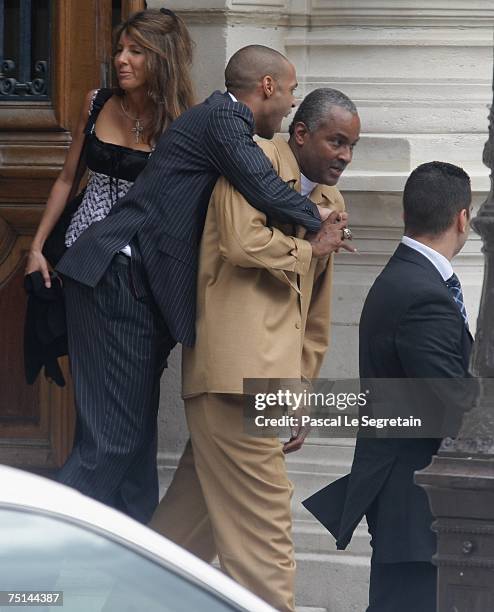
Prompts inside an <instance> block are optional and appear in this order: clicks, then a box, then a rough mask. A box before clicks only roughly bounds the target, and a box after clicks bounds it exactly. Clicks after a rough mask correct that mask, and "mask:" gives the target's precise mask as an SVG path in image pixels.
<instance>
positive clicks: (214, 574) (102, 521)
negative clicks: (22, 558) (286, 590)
mask: <svg viewBox="0 0 494 612" xmlns="http://www.w3.org/2000/svg"><path fill="white" fill-rule="evenodd" d="M12 506H14V507H17V508H26V509H33V510H40V511H42V512H43V513H50V514H53V515H58V516H60V517H65V518H67V519H69V520H70V521H72V522H73V521H76V522H77V523H79V524H87V525H89V526H90V527H92V528H93V529H94V528H96V529H97V530H99V531H103V532H107V533H108V534H110V535H111V536H113V539H115V538H116V539H118V540H120V541H124V542H128V543H129V544H130V545H131V548H133V549H134V550H135V549H141V551H142V552H143V553H145V554H146V553H148V554H149V553H151V555H152V556H153V557H154V558H155V559H156V560H158V561H161V562H162V563H163V565H166V566H167V567H169V568H171V569H172V570H173V569H175V570H176V571H178V572H179V573H182V574H183V575H186V576H189V577H191V578H192V579H193V580H194V581H196V582H202V583H204V585H205V586H206V588H209V589H212V590H214V591H217V592H218V593H219V594H220V595H223V596H225V597H226V598H229V599H231V600H232V601H233V602H235V603H236V604H238V605H240V606H243V607H245V609H246V610H249V611H252V612H276V611H275V610H274V608H272V607H271V606H269V605H268V604H267V603H265V602H264V601H262V600H261V599H259V598H258V597H256V596H255V595H253V594H252V593H250V592H249V591H247V590H246V589H244V588H243V587H241V586H240V585H238V584H237V583H236V582H234V581H233V580H231V579H230V578H228V577H227V576H225V575H224V574H222V573H221V572H219V571H218V570H216V569H215V568H213V567H211V566H210V565H208V564H207V563H204V562H203V561H201V560H200V559H198V558H197V557H195V556H194V555H192V554H190V553H189V552H187V551H186V550H184V549H183V548H181V547H180V546H177V545H176V544H174V543H173V542H171V541H170V540H167V539H166V538H164V537H162V536H161V535H159V534H157V533H155V532H154V531H152V530H151V529H149V528H148V527H145V526H144V525H142V524H140V523H138V522H137V521H135V520H133V519H131V518H130V517H128V516H126V515H124V514H122V513H121V512H118V511H117V510H114V509H113V508H109V507H108V506H105V505H104V504H102V503H100V502H97V501H95V500H94V499H91V498H89V497H86V496H85V495H83V494H82V493H79V492H78V491H76V490H74V489H71V488H70V487H67V486H65V485H62V484H60V483H58V482H54V481H52V480H49V479H47V478H43V477H41V476H37V475H35V474H31V473H29V472H25V471H23V470H18V469H15V468H11V467H7V466H2V465H0V509H1V508H2V507H12Z"/></svg>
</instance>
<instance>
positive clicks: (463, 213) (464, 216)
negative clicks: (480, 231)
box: [457, 208, 470, 234]
mask: <svg viewBox="0 0 494 612" xmlns="http://www.w3.org/2000/svg"><path fill="white" fill-rule="evenodd" d="M469 222H470V211H469V209H468V208H462V209H461V210H460V212H459V213H458V220H457V224H458V231H459V232H460V233H461V234H464V233H465V232H466V231H468V226H469Z"/></svg>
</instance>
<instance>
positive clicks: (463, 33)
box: [148, 0, 494, 612]
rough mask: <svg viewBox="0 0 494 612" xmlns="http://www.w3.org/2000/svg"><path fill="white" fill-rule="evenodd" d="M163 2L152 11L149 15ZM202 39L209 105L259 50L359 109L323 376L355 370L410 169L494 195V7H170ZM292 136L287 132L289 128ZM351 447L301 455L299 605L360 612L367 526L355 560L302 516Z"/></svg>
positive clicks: (462, 260)
mask: <svg viewBox="0 0 494 612" xmlns="http://www.w3.org/2000/svg"><path fill="white" fill-rule="evenodd" d="M160 5H161V2H157V1H155V0H152V1H149V2H148V6H150V7H152V6H160ZM167 6H168V7H170V8H173V9H174V10H177V11H178V12H180V14H181V15H182V16H183V17H184V18H185V19H186V21H187V23H188V25H189V27H190V29H191V32H192V35H193V37H194V39H195V41H196V60H195V64H194V76H195V82H196V90H197V96H198V99H202V98H204V97H205V96H206V95H207V94H208V93H209V92H210V91H212V90H213V89H222V88H223V70H224V67H225V64H226V61H227V59H228V58H229V57H230V55H231V54H232V53H234V52H235V51H236V50H237V49H238V48H240V47H242V46H244V45H246V44H250V43H260V44H265V45H269V46H271V47H274V48H276V49H278V50H280V51H282V52H284V53H285V54H286V55H287V56H288V57H289V58H290V59H291V60H292V61H293V62H294V64H295V66H296V68H297V75H298V81H299V88H298V95H299V96H300V98H303V96H304V95H305V94H306V93H308V92H310V91H311V90H313V89H314V88H316V87H324V86H330V87H336V88H338V89H341V90H342V91H344V92H345V93H346V94H348V95H349V96H350V97H351V98H352V99H353V100H354V101H355V103H356V105H357V107H358V109H359V112H360V116H361V119H362V137H361V141H360V142H359V144H358V146H357V148H356V150H355V155H354V161H353V163H352V165H351V166H350V168H349V170H347V171H346V172H345V174H344V177H343V178H342V180H341V181H340V184H339V187H340V189H341V190H342V191H343V194H344V197H345V200H346V204H347V209H348V212H349V215H350V222H349V225H350V227H351V228H352V232H353V234H354V237H355V245H356V246H357V248H358V250H359V254H357V255H351V254H348V253H341V254H339V255H337V257H336V265H335V287H334V304H333V324H332V343H331V347H330V350H329V352H328V355H327V357H326V360H325V363H324V366H323V371H322V376H327V377H340V378H345V377H352V376H355V375H356V373H357V369H358V368H357V358H358V343H357V338H358V327H357V326H358V320H359V316H360V311H361V308H362V305H363V301H364V299H365V295H366V293H367V291H368V289H369V287H370V285H371V283H372V282H373V280H374V278H375V277H376V275H377V274H378V273H379V271H380V270H381V269H382V267H383V265H384V264H385V263H386V261H387V260H388V258H389V257H390V255H391V254H392V252H393V251H394V249H395V247H396V245H397V243H398V241H399V239H400V237H401V233H402V219H401V192H402V188H403V185H404V183H405V180H406V178H407V176H408V174H409V173H410V171H411V170H412V169H413V168H415V167H416V166H417V165H418V164H420V163H422V162H425V161H431V160H434V159H438V160H443V161H449V162H452V163H455V164H458V165H461V166H463V167H464V168H465V169H466V170H467V171H468V173H469V174H470V176H471V177H472V185H473V190H474V204H475V208H477V207H478V205H479V204H480V203H481V202H482V200H483V199H484V198H485V196H486V193H487V191H488V186H489V179H488V171H487V169H486V168H485V167H484V166H483V165H482V150H483V146H484V142H485V140H486V138H487V115H488V104H489V103H490V100H491V78H492V26H493V23H494V6H493V4H492V2H490V1H489V0H470V1H469V2H468V3H466V2H464V1H460V0H168V1H167ZM286 127H287V125H285V126H284V128H285V129H286ZM482 266H483V260H482V258H481V255H480V242H479V238H478V237H477V236H476V235H472V236H471V237H470V239H469V241H468V243H467V245H466V247H465V249H464V251H463V253H462V254H461V255H460V256H459V257H458V258H457V260H456V261H455V262H454V267H455V270H456V271H457V273H458V275H459V277H460V279H461V280H462V284H463V287H464V293H465V296H466V304H467V309H468V312H469V316H470V324H471V327H472V328H474V327H475V319H476V314H477V309H478V301H479V297H480V288H481V282H482V273H483V268H482ZM179 357H180V355H179V349H177V350H176V351H175V352H174V354H173V355H172V358H171V359H170V365H169V368H168V370H167V372H166V374H165V376H164V378H163V386H162V410H161V416H160V419H161V424H160V425H161V433H160V466H161V470H162V479H163V485H164V486H166V483H167V482H168V480H169V478H170V474H171V472H172V469H173V466H174V465H175V463H176V460H177V457H178V455H179V453H180V452H181V448H182V446H183V443H184V440H185V436H186V432H185V426H184V422H183V415H182V406H181V401H180V397H179V396H180V359H179ZM352 445H353V443H352V441H351V440H342V439H341V440H329V439H322V438H313V439H311V440H309V441H308V442H307V443H306V445H305V448H304V449H303V450H302V451H301V452H299V453H296V454H295V455H293V456H291V457H290V458H289V462H288V465H289V470H290V474H291V477H292V479H293V481H294V483H295V485H296V493H295V498H294V517H295V523H294V532H295V540H296V545H297V551H298V552H297V556H298V563H299V582H298V592H297V595H298V603H299V605H303V606H311V607H315V608H316V609H317V608H322V609H327V610H330V611H331V612H350V611H354V610H355V611H362V610H363V609H364V604H365V599H366V588H367V585H366V580H367V574H368V570H367V566H368V562H369V544H368V537H367V534H366V530H365V526H362V527H361V528H360V530H359V532H358V534H357V536H356V537H355V538H354V542H353V543H352V546H351V548H350V550H349V551H348V552H346V553H336V551H335V549H334V543H333V541H332V539H331V538H330V537H329V535H327V534H326V533H325V532H324V531H323V530H322V529H320V528H319V527H318V525H317V524H315V522H313V521H312V520H311V519H310V516H309V515H308V514H307V513H306V512H305V511H304V509H303V508H302V507H301V505H300V499H301V498H303V497H304V496H306V495H307V494H309V493H311V492H312V491H315V490H316V489H318V488H320V487H321V486H323V485H324V484H327V482H329V481H330V480H332V479H334V478H336V477H338V476H339V475H341V474H343V473H345V472H346V471H347V470H348V468H349V464H350V462H351V458H352Z"/></svg>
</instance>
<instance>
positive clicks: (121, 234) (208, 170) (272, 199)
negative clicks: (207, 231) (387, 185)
mask: <svg viewBox="0 0 494 612" xmlns="http://www.w3.org/2000/svg"><path fill="white" fill-rule="evenodd" d="M253 133H254V117H253V115H252V112H251V111H250V109H249V108H248V107H247V106H245V105H244V104H242V103H240V102H233V100H232V99H231V98H230V96H229V95H228V94H227V93H224V94H222V93H221V92H219V91H216V92H214V93H213V94H212V95H211V96H210V97H209V98H207V100H205V101H204V102H203V103H202V104H199V105H197V106H195V107H193V108H191V109H189V110H188V111H187V112H185V113H184V114H183V115H181V116H180V117H179V118H178V119H177V120H176V121H174V123H173V124H172V126H171V127H170V128H169V129H168V130H167V131H166V132H165V133H164V134H163V136H162V137H161V138H160V140H159V142H158V145H157V147H156V150H155V151H154V153H153V154H152V155H151V157H150V160H149V162H148V164H147V166H146V168H145V169H144V171H143V172H142V173H141V174H140V176H139V177H138V179H137V181H136V182H135V184H134V186H133V187H132V188H131V189H130V190H129V192H128V193H127V195H126V196H125V197H124V198H122V199H121V200H120V201H119V202H118V203H117V205H116V206H114V207H113V209H112V210H111V211H110V213H109V215H108V216H107V217H106V218H105V219H103V220H102V221H99V222H96V223H93V224H92V225H91V226H89V227H88V229H87V230H86V231H85V232H84V233H83V234H82V235H81V236H80V237H79V238H78V239H77V240H76V242H75V243H74V244H73V245H72V246H71V247H70V249H68V251H67V252H66V254H65V255H64V257H63V258H62V259H61V260H60V262H59V264H58V266H57V270H58V271H59V272H61V273H62V274H64V275H66V276H69V277H71V278H73V279H75V280H77V281H79V282H81V283H84V284H86V285H89V286H91V287H95V286H96V285H97V283H98V282H99V280H100V279H101V277H102V276H103V274H104V272H105V270H106V269H107V268H108V266H109V264H110V262H111V260H112V258H113V256H114V254H115V253H116V252H118V251H119V250H120V249H121V248H122V247H123V246H125V245H126V244H129V243H130V242H131V240H133V239H134V240H135V241H136V242H137V245H138V247H139V251H140V253H141V256H142V261H143V265H144V268H145V271H146V274H147V278H148V280H149V284H150V288H151V292H152V294H153V297H154V299H155V301H156V303H157V305H158V307H159V308H160V311H161V312H162V314H163V316H164V319H165V321H166V323H167V325H168V327H169V329H170V332H171V334H172V336H173V337H174V339H175V340H177V341H178V342H182V343H184V344H187V345H190V346H191V345H193V343H194V339H195V304H196V274H197V257H198V245H199V242H200V238H201V234H202V230H203V226H204V220H205V217H206V211H207V206H208V202H209V198H210V196H211V192H212V190H213V187H214V185H215V183H216V181H217V179H218V177H219V176H220V175H224V176H225V177H226V178H228V180H229V181H230V182H231V183H232V184H233V185H234V187H235V188H236V189H238V191H240V193H241V194H242V195H243V196H244V197H245V198H246V199H247V200H248V201H249V202H250V203H251V204H252V205H253V206H255V207H256V208H258V209H259V210H261V211H262V212H264V213H265V214H266V215H267V216H268V217H269V218H273V219H276V220H278V221H280V222H286V223H295V224H299V225H303V226H305V227H306V228H307V229H309V230H313V231H316V230H318V229H319V227H320V219H319V214H318V212H317V208H316V207H315V206H314V204H313V203H312V202H311V201H310V200H308V199H307V198H304V197H302V196H301V195H300V194H299V193H297V192H296V191H294V190H293V189H291V188H290V187H289V186H288V185H287V184H286V183H285V182H283V181H282V180H281V179H280V178H279V177H278V176H277V174H276V172H275V171H274V170H273V168H272V166H271V164H270V162H269V160H268V159H267V157H266V156H265V155H264V153H263V152H262V151H261V149H260V148H259V147H258V146H257V145H256V143H255V142H254V140H253Z"/></svg>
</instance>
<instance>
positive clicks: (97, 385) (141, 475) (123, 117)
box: [26, 9, 193, 522]
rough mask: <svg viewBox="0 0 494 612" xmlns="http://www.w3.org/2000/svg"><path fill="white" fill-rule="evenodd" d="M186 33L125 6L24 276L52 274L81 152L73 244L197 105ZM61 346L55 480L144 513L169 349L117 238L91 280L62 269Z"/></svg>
mask: <svg viewBox="0 0 494 612" xmlns="http://www.w3.org/2000/svg"><path fill="white" fill-rule="evenodd" d="M192 49H193V43H192V41H191V38H190V36H189V33H188V31H187V28H186V27H185V24H184V22H183V21H182V20H181V19H180V17H178V16H177V15H176V14H175V13H174V12H173V11H171V10H168V9H160V10H145V11H141V12H138V13H135V14H134V15H131V16H130V17H129V18H128V19H127V20H126V21H124V22H123V23H122V24H120V25H119V26H118V27H117V28H116V31H115V45H114V69H115V74H116V78H117V81H118V87H116V88H115V89H99V90H95V91H90V92H89V93H88V95H87V97H86V100H85V102H84V106H83V110H82V114H81V118H80V120H79V123H78V125H77V127H76V129H75V131H74V134H73V140H72V144H71V146H70V149H69V151H68V154H67V159H66V161H65V165H64V167H63V170H62V172H61V174H60V176H59V177H58V179H57V180H56V181H55V183H54V186H53V188H52V190H51V192H50V196H49V198H48V201H47V204H46V208H45V211H44V213H43V216H42V219H41V222H40V225H39V227H38V230H37V232H36V235H35V237H34V239H33V242H32V245H31V249H30V252H29V257H28V262H27V267H26V274H30V273H32V272H37V271H38V272H40V273H41V274H42V276H43V280H44V283H45V285H46V286H47V287H49V286H50V285H51V283H53V282H59V280H58V279H56V278H55V279H54V278H53V277H52V278H50V273H49V267H48V263H47V261H46V259H45V257H44V256H43V252H42V251H43V246H44V243H45V241H46V239H47V237H48V236H49V234H50V232H51V231H52V229H53V228H54V226H55V224H56V223H57V221H58V219H59V218H60V215H61V214H62V212H63V210H64V208H65V205H66V203H67V199H68V196H69V194H70V192H71V187H72V184H73V182H74V180H75V177H76V173H77V168H78V166H79V165H80V164H79V158H80V156H81V152H82V151H84V153H83V155H84V158H85V163H86V164H87V169H88V182H87V186H86V189H85V192H84V195H83V197H82V198H81V202H80V205H79V206H78V208H77V210H76V211H75V213H74V215H73V216H72V218H71V220H70V223H69V225H68V229H67V232H66V234H65V246H66V247H67V248H68V249H70V248H71V246H72V245H73V244H74V243H75V242H76V240H77V239H78V238H79V236H80V235H81V234H82V233H83V232H84V231H85V230H86V229H87V228H88V227H89V226H90V225H91V224H93V223H97V222H98V221H100V220H101V219H103V218H105V217H106V216H107V215H108V213H109V211H110V210H111V209H112V208H113V207H114V206H118V200H119V198H121V197H122V196H124V195H125V194H126V193H127V191H128V190H129V188H130V187H131V186H132V184H133V182H134V181H135V180H136V178H137V176H138V175H139V173H140V172H141V171H142V170H143V168H144V167H145V165H146V163H147V160H148V158H149V155H150V154H151V153H152V151H153V148H154V146H155V145H156V143H157V141H158V139H159V138H160V136H161V134H162V133H163V132H164V131H165V130H166V129H167V128H168V126H169V125H170V123H171V122H172V121H173V120H174V119H176V118H177V117H178V116H179V115H180V114H181V113H182V112H183V111H185V110H186V109H187V108H189V107H190V106H191V105H192V103H193V93H192V83H191V78H190V66H191V62H192ZM63 284H64V293H65V303H66V312H67V329H68V348H69V359H70V366H71V372H72V377H73V382H74V392H75V400H76V410H77V424H76V433H75V440H74V447H73V450H72V453H71V454H70V456H69V458H68V460H67V461H66V463H65V465H64V466H63V467H62V468H61V470H60V472H59V480H60V481H61V482H64V483H65V484H68V485H70V486H73V487H75V488H77V489H79V490H80V491H82V492H83V493H85V494H87V495H89V496H91V497H94V498H96V499H99V500H100V501H102V502H104V503H107V504H108V505H110V506H113V507H116V508H118V509H120V510H122V511H123V512H125V513H127V514H129V515H130V516H133V517H134V518H136V519H137V520H140V521H142V522H147V521H148V519H149V518H150V516H151V514H152V512H153V510H154V508H155V506H156V504H157V503H158V478H157V468H156V417H157V411H158V403H159V381H160V376H161V373H162V371H163V368H164V367H165V365H166V359H167V357H168V354H169V352H170V350H171V349H172V348H173V345H174V343H175V342H174V340H173V339H172V338H171V336H170V334H169V332H168V331H167V327H166V325H165V324H164V322H163V320H162V317H161V315H160V314H159V313H158V309H157V308H156V306H155V304H154V302H153V300H152V298H150V296H149V294H148V293H147V292H146V291H145V285H146V280H145V277H144V275H143V273H142V270H141V268H140V265H139V249H138V246H137V245H134V244H132V243H131V244H129V245H125V246H123V248H121V250H120V251H119V252H118V253H117V254H116V255H115V257H114V259H113V261H112V264H111V266H110V268H109V270H108V271H107V274H106V275H105V277H104V278H103V279H102V280H101V281H100V282H99V283H98V285H97V286H96V287H88V286H86V285H83V284H81V283H78V282H76V281H74V280H72V279H70V278H66V277H64V279H63Z"/></svg>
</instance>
